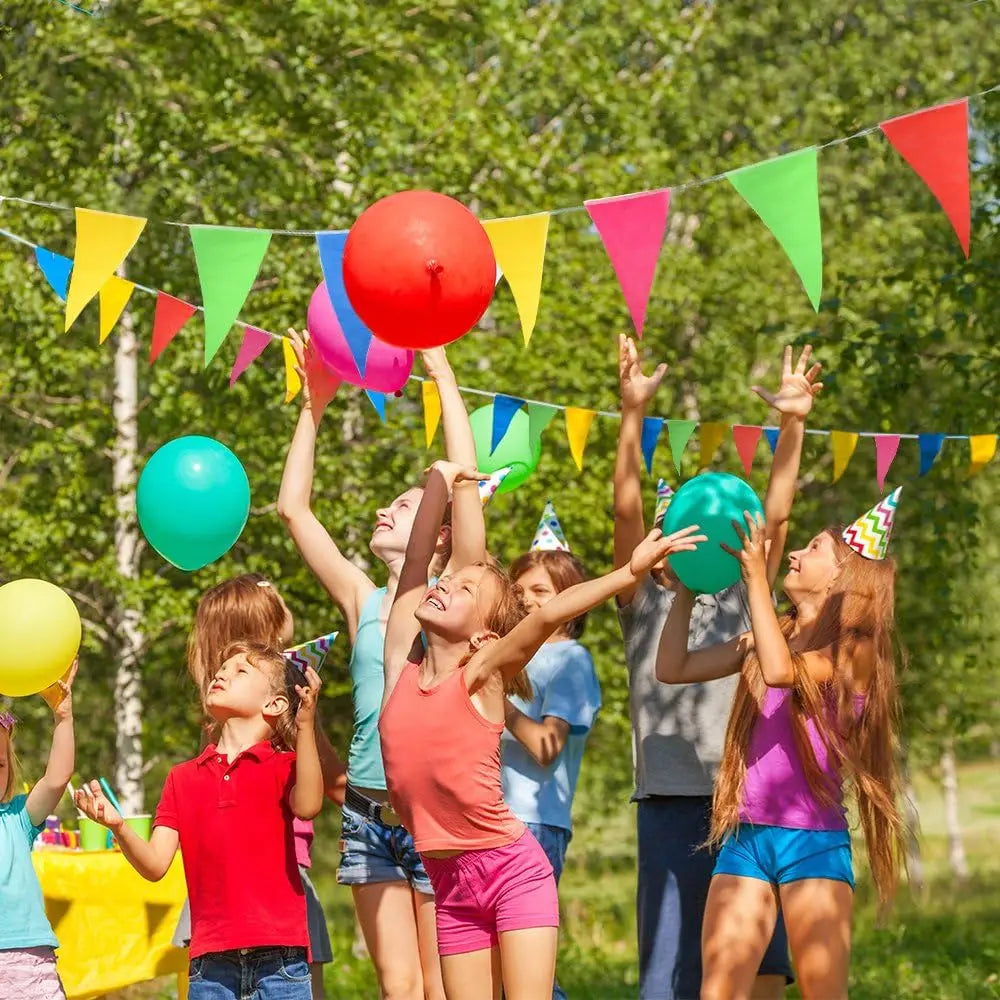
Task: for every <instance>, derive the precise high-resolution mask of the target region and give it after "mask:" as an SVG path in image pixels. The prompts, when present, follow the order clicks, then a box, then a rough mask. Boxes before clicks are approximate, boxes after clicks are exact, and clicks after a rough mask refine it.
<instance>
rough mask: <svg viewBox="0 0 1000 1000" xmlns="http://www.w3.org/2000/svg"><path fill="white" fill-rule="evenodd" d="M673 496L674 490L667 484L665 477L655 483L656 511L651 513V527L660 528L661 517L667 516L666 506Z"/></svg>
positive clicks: (661, 524)
mask: <svg viewBox="0 0 1000 1000" xmlns="http://www.w3.org/2000/svg"><path fill="white" fill-rule="evenodd" d="M673 498H674V491H673V490H672V489H671V488H670V487H669V486H668V485H667V481H666V480H665V479H661V480H660V481H659V482H658V483H657V484H656V513H655V514H654V515H653V527H654V528H662V527H663V519H664V518H665V517H666V516H667V508H668V507H669V506H670V501H671V500H673Z"/></svg>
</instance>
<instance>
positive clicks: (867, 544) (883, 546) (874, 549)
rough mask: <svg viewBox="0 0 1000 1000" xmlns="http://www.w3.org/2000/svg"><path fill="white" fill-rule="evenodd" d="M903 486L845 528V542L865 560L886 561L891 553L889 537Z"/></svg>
mask: <svg viewBox="0 0 1000 1000" xmlns="http://www.w3.org/2000/svg"><path fill="white" fill-rule="evenodd" d="M901 490H902V486H900V487H898V488H897V489H894V490H893V491H892V492H891V493H890V494H889V495H888V496H887V497H886V498H885V499H884V500H882V501H881V502H880V503H877V504H875V506H874V507H872V509H871V510H869V511H867V512H866V513H864V514H862V515H861V517H859V518H858V519H857V520H856V521H855V522H854V523H853V524H849V525H848V526H847V527H846V528H844V541H845V542H847V544H848V545H850V547H851V548H852V549H854V551H855V552H857V553H858V554H859V555H862V556H864V557H865V559H884V558H885V557H886V555H888V552H889V536H890V535H891V534H892V523H893V520H894V519H895V516H896V504H897V503H899V494H900V491H901Z"/></svg>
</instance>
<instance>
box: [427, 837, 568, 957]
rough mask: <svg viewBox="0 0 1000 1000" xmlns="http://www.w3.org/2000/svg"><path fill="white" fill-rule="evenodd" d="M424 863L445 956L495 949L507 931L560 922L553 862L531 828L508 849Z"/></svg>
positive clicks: (442, 953)
mask: <svg viewBox="0 0 1000 1000" xmlns="http://www.w3.org/2000/svg"><path fill="white" fill-rule="evenodd" d="M423 862H424V867H425V868H426V869H427V874H428V875H429V876H430V879H431V883H432V885H433V886H434V905H435V909H436V911H437V934H438V953H439V954H441V955H461V954H463V953H465V952H469V951H481V950H482V949H484V948H493V947H495V946H496V945H497V944H499V942H500V935H501V934H502V933H503V932H504V931H519V930H525V929H526V928H528V927H558V926H559V897H558V895H557V893H556V880H555V877H554V876H553V874H552V865H550V864H549V859H548V858H547V857H545V852H544V851H543V850H542V849H541V847H539V846H538V841H537V840H535V838H534V837H533V836H532V835H531V833H530V832H529V831H527V830H525V832H524V834H523V835H522V836H521V838H520V839H519V840H516V841H515V842H514V843H513V844H508V845H507V846H506V847H494V848H492V849H489V850H484V851H466V852H465V853H464V854H457V855H456V856H455V857H453V858H428V857H426V856H424V857H423Z"/></svg>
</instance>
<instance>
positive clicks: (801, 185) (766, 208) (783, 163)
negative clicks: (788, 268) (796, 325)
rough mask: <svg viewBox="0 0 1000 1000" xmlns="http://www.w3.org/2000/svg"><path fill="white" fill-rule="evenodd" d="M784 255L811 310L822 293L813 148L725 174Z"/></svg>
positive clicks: (817, 186)
mask: <svg viewBox="0 0 1000 1000" xmlns="http://www.w3.org/2000/svg"><path fill="white" fill-rule="evenodd" d="M726 178H727V180H728V181H729V183H730V184H732V185H733V187H734V188H736V190H737V191H738V192H739V193H740V197H742V198H743V200H744V201H745V202H746V203H747V204H748V205H749V206H750V207H751V208H752V209H753V210H754V211H755V212H756V213H757V214H758V215H759V216H760V219H761V222H763V223H764V225H765V226H767V228H768V229H770V230H771V233H772V234H773V235H774V238H775V239H776V240H777V241H778V242H779V243H780V244H781V247H782V249H783V250H784V251H785V253H786V254H788V259H789V260H790V261H791V262H792V267H794V268H795V271H796V273H797V274H798V276H799V278H800V279H801V280H802V285H803V287H804V288H805V290H806V295H808V296H809V301H810V302H811V303H812V307H813V309H815V310H817V311H819V302H820V297H821V295H822V293H823V233H822V229H821V226H820V218H819V169H818V158H817V155H816V150H815V149H814V148H811V149H800V150H798V151H797V152H794V153H788V154H787V155H786V156H779V157H777V158H776V159H773V160H765V161H764V162H763V163H755V164H754V165H753V166H750V167H742V168H741V169H739V170H733V171H730V172H729V173H728V174H726Z"/></svg>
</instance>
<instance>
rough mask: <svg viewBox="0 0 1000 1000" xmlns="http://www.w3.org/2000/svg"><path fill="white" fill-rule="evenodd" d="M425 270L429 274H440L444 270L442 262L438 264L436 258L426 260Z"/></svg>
mask: <svg viewBox="0 0 1000 1000" xmlns="http://www.w3.org/2000/svg"><path fill="white" fill-rule="evenodd" d="M427 270H428V271H429V272H430V273H431V274H440V273H441V272H442V271H443V270H444V264H439V263H438V262H437V261H436V260H433V259H432V260H429V261H427Z"/></svg>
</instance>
